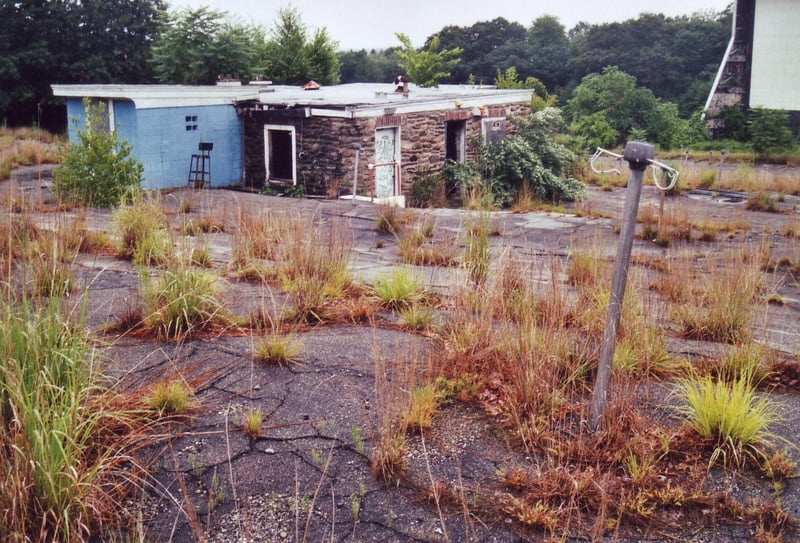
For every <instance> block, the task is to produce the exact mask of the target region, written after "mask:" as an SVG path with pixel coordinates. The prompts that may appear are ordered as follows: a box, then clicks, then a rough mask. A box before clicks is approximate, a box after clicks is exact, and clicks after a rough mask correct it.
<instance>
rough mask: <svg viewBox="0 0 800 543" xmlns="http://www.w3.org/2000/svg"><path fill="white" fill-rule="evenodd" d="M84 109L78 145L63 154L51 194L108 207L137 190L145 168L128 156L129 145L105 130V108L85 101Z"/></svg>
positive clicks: (65, 199) (70, 147)
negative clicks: (131, 190) (126, 194)
mask: <svg viewBox="0 0 800 543" xmlns="http://www.w3.org/2000/svg"><path fill="white" fill-rule="evenodd" d="M83 107H84V109H85V111H86V124H85V126H84V127H83V129H80V130H78V139H79V142H78V143H76V144H70V145H67V147H66V148H65V149H64V151H63V155H62V157H61V164H60V166H59V167H58V168H56V170H55V171H54V172H53V192H54V193H55V194H56V195H57V196H58V197H59V198H60V199H61V200H62V201H66V202H71V203H78V204H84V205H93V206H98V207H107V206H110V205H113V204H116V203H118V202H119V200H120V198H121V197H122V195H123V194H125V193H126V192H127V191H128V190H130V189H132V188H137V187H139V185H140V184H141V181H142V173H143V171H144V168H143V167H142V165H141V164H140V163H139V162H138V161H137V160H136V159H135V158H134V157H133V156H131V147H130V145H128V143H127V142H125V141H119V140H118V138H117V136H116V132H115V131H114V130H113V128H112V129H110V128H109V127H108V126H107V122H108V116H107V115H106V110H105V105H104V104H102V103H99V104H93V103H92V102H90V101H89V100H88V99H85V100H84V102H83Z"/></svg>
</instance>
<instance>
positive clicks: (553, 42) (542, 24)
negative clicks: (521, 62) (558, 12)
mask: <svg viewBox="0 0 800 543" xmlns="http://www.w3.org/2000/svg"><path fill="white" fill-rule="evenodd" d="M527 48H528V56H529V58H530V70H531V72H532V73H533V75H534V76H536V77H537V78H538V79H540V80H541V81H542V82H543V83H544V84H545V85H546V86H547V88H548V89H556V88H560V87H562V86H564V85H566V84H567V82H568V81H569V76H570V74H569V69H568V67H567V62H568V61H569V39H568V38H567V33H566V30H565V29H564V25H562V24H561V23H560V22H559V20H558V18H557V17H553V16H552V15H542V16H541V17H539V18H538V19H536V20H535V21H533V24H532V25H531V28H530V29H529V30H528V36H527Z"/></svg>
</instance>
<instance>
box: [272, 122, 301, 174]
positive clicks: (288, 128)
mask: <svg viewBox="0 0 800 543" xmlns="http://www.w3.org/2000/svg"><path fill="white" fill-rule="evenodd" d="M270 130H273V131H280V132H290V133H291V135H290V136H289V137H291V138H292V186H297V138H296V135H297V131H296V129H295V127H294V126H292V125H288V124H265V125H264V166H265V167H266V176H265V177H266V178H265V182H266V183H269V181H270V177H269V131H270ZM276 181H286V180H285V179H276Z"/></svg>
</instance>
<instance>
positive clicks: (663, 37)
mask: <svg viewBox="0 0 800 543" xmlns="http://www.w3.org/2000/svg"><path fill="white" fill-rule="evenodd" d="M731 17H732V11H731V8H730V7H729V8H728V9H726V10H724V11H721V12H713V11H707V12H699V13H695V14H693V15H687V16H680V17H666V16H664V15H661V14H652V13H645V14H641V15H639V16H638V17H637V18H635V19H630V20H627V21H623V22H616V23H604V24H594V25H590V24H588V23H578V24H577V25H576V26H575V27H574V28H572V29H570V30H567V29H566V28H565V27H564V26H563V25H562V24H561V23H560V22H559V20H558V19H557V18H556V17H553V16H551V15H543V16H541V17H539V18H537V19H536V20H534V21H533V22H532V23H531V24H530V25H529V26H527V27H526V26H523V25H522V24H520V23H517V22H511V21H508V20H506V19H504V18H496V19H494V20H491V21H482V22H476V23H475V24H473V25H471V26H445V27H444V28H442V29H441V30H440V31H439V32H437V33H435V34H434V35H432V36H430V37H429V38H428V39H427V41H426V43H425V44H423V46H422V47H420V48H415V47H414V46H413V44H412V43H411V41H410V40H409V39H408V37H407V36H404V35H402V34H397V38H398V42H399V44H398V46H397V47H393V48H388V49H379V50H378V49H376V50H371V51H366V50H358V51H340V50H339V48H338V43H337V42H336V41H335V39H334V38H333V37H332V36H330V34H329V33H328V31H327V29H325V28H321V29H315V30H313V31H312V30H310V29H309V28H308V27H307V26H306V25H305V24H304V23H303V21H302V19H301V15H300V13H299V12H298V11H297V10H295V9H293V8H291V7H288V8H283V9H281V10H279V11H278V15H277V17H276V19H275V21H274V24H273V26H272V27H271V28H269V29H265V28H264V27H262V26H260V25H256V24H252V23H244V22H242V21H241V20H238V19H236V18H235V17H232V16H230V15H229V14H227V13H226V12H220V11H215V10H212V9H210V8H207V7H202V8H198V9H185V8H184V9H168V7H167V4H166V3H165V2H164V0H81V1H80V2H76V1H75V0H27V1H25V2H17V1H13V0H0V20H2V21H3V22H4V24H3V25H0V124H3V123H5V124H10V125H29V124H39V125H42V126H44V127H46V128H55V129H63V122H64V115H63V109H56V108H58V107H60V106H59V105H58V104H57V103H56V102H55V101H54V100H53V98H52V96H51V94H50V84H52V83H178V84H213V83H214V82H215V81H217V79H218V78H219V77H225V76H228V75H230V76H233V77H237V78H239V79H241V80H242V81H248V80H251V79H253V78H257V77H264V78H266V79H270V80H272V81H274V82H276V83H284V84H301V83H304V82H306V81H308V80H310V79H314V80H316V81H317V82H319V83H321V84H323V85H327V84H335V83H339V82H344V83H348V82H357V81H358V82H390V81H392V80H393V79H394V78H395V77H396V76H397V75H398V74H400V73H406V74H409V75H416V78H417V79H419V81H414V82H415V83H417V84H421V85H436V84H438V83H440V82H441V83H478V84H480V83H484V84H497V85H498V86H499V87H501V88H502V87H505V88H513V87H517V88H519V87H527V88H533V89H535V92H536V95H537V99H538V100H539V103H538V105H536V104H535V107H534V110H536V109H540V108H541V107H544V106H547V105H560V106H562V109H563V116H564V120H565V121H566V123H567V126H568V127H569V130H570V132H571V133H572V135H573V136H574V137H575V141H576V148H578V147H585V148H590V147H593V146H596V145H600V146H612V145H615V144H618V143H620V142H622V141H625V139H627V138H630V137H639V138H647V139H649V140H651V141H653V142H655V143H658V144H659V145H661V146H663V147H672V146H676V145H681V144H685V143H688V142H691V141H696V140H697V139H702V138H703V137H704V133H703V129H702V123H701V122H700V121H699V111H700V109H701V107H702V105H703V102H704V100H705V98H706V96H707V95H708V92H709V90H710V87H711V84H712V81H713V78H714V74H715V71H716V69H717V67H718V66H719V62H720V61H721V59H722V55H723V53H724V50H725V46H726V44H727V41H728V39H729V35H730V26H731ZM413 80H414V78H413V77H412V81H413ZM722 115H723V116H725V117H726V119H727V120H728V121H729V122H728V123H727V124H729V125H730V126H731V127H732V129H731V130H729V131H728V133H726V135H728V136H730V137H731V138H733V139H737V140H740V141H748V139H749V138H751V137H752V133H753V132H754V131H755V132H758V128H757V126H758V122H751V121H750V120H749V119H748V118H747V117H746V115H745V114H744V113H742V112H740V111H738V110H736V111H724V112H723V113H722ZM764 117H765V116H764V115H761V114H759V115H756V121H758V120H759V119H763V118H764ZM773 139H774V138H773ZM779 139H780V138H779ZM783 140H785V141H788V142H791V137H790V136H789V138H788V140H787V138H786V134H785V133H783Z"/></svg>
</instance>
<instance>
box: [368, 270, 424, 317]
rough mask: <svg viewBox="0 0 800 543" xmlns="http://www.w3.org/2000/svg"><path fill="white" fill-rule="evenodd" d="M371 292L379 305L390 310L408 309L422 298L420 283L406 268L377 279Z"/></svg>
mask: <svg viewBox="0 0 800 543" xmlns="http://www.w3.org/2000/svg"><path fill="white" fill-rule="evenodd" d="M373 290H374V292H375V295H376V296H377V297H378V298H379V299H380V301H381V303H382V304H383V305H384V306H385V307H388V308H390V309H408V308H409V307H411V306H414V305H415V304H417V303H418V302H420V301H422V298H423V297H424V290H423V287H422V282H421V281H420V279H419V277H417V276H416V275H414V273H413V272H411V271H410V270H408V269H407V268H395V269H393V270H392V273H391V275H389V276H388V277H386V276H381V277H379V278H378V279H377V280H376V281H375V285H374V286H373Z"/></svg>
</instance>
